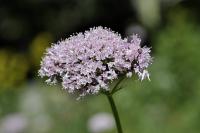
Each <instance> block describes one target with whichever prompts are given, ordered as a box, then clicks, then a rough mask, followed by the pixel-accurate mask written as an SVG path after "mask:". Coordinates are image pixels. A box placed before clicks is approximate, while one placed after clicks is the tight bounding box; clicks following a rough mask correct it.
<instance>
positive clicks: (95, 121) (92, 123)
mask: <svg viewBox="0 0 200 133" xmlns="http://www.w3.org/2000/svg"><path fill="white" fill-rule="evenodd" d="M114 125H115V121H114V119H113V117H112V115H111V114H108V113H98V114H95V115H94V116H92V117H91V118H90V119H89V120H88V130H89V131H90V133H103V132H105V131H109V130H112V129H113V128H114Z"/></svg>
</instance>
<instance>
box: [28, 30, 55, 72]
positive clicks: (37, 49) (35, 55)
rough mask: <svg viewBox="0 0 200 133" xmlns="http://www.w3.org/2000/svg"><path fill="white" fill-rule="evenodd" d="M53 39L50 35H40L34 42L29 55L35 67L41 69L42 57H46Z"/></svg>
mask: <svg viewBox="0 0 200 133" xmlns="http://www.w3.org/2000/svg"><path fill="white" fill-rule="evenodd" d="M52 38H53V37H52V35H51V34H50V33H40V34H38V35H37V36H36V37H35V38H34V39H33V40H32V42H31V44H30V49H29V51H30V52H29V53H30V58H31V61H32V62H31V63H32V64H33V67H36V68H37V69H38V68H39V65H40V60H41V57H42V56H43V55H44V52H45V49H46V48H47V47H49V45H50V43H52V41H53V39H52Z"/></svg>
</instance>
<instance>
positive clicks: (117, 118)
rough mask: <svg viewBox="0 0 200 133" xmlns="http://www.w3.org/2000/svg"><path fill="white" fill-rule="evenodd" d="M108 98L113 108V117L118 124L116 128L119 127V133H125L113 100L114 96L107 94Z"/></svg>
mask: <svg viewBox="0 0 200 133" xmlns="http://www.w3.org/2000/svg"><path fill="white" fill-rule="evenodd" d="M107 98H108V101H109V103H110V106H111V108H112V112H113V115H114V118H115V123H116V126H117V131H118V133H123V132H122V127H121V123H120V119H119V114H118V111H117V108H116V106H115V102H114V99H113V97H112V95H109V94H107Z"/></svg>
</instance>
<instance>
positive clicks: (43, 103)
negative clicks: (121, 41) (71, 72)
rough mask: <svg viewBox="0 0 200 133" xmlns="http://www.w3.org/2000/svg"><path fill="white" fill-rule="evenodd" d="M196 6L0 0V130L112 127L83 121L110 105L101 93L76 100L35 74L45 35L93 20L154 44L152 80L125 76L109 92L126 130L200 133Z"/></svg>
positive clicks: (56, 36) (79, 28) (53, 37)
mask: <svg viewBox="0 0 200 133" xmlns="http://www.w3.org/2000/svg"><path fill="white" fill-rule="evenodd" d="M199 6H200V1H198V0H121V1H120V0H14V1H11V0H1V1H0V133H115V132H116V130H115V128H114V127H113V126H112V124H111V126H110V127H109V129H108V130H106V131H102V132H101V131H92V130H91V129H90V128H91V127H90V126H91V125H90V124H88V123H89V120H90V119H91V117H93V116H95V115H97V114H99V113H103V112H107V113H111V109H110V106H109V104H108V101H107V99H106V97H105V96H103V95H99V96H90V97H87V98H84V99H83V100H80V101H76V100H75V98H73V97H71V96H69V95H68V94H67V93H65V92H64V91H62V90H61V89H60V88H61V87H60V86H54V87H50V86H48V85H46V84H45V83H44V81H43V80H42V79H40V78H39V77H38V76H37V70H38V69H39V65H40V60H41V57H42V55H43V52H44V50H45V49H46V48H47V47H49V46H50V45H51V43H53V42H56V41H58V40H60V39H62V38H66V37H69V35H70V34H72V33H75V32H83V31H84V30H87V29H88V28H89V27H93V26H99V25H101V26H105V27H110V28H111V29H112V30H114V31H117V32H119V33H120V34H122V36H123V37H126V36H128V35H131V34H132V33H137V34H139V36H140V37H141V38H142V45H147V46H149V47H152V55H153V57H154V63H153V64H152V65H151V67H150V68H149V70H150V74H151V82H149V81H144V82H140V81H138V80H137V77H133V78H132V79H127V80H126V81H124V82H123V86H124V89H123V90H121V91H120V92H118V93H117V94H115V96H114V98H115V100H116V104H117V106H118V110H119V114H120V117H121V122H122V126H123V129H124V133H200V126H199V123H200V76H199V75H200V14H199V12H200V8H199ZM109 115H111V114H109ZM96 125H98V121H97V124H96Z"/></svg>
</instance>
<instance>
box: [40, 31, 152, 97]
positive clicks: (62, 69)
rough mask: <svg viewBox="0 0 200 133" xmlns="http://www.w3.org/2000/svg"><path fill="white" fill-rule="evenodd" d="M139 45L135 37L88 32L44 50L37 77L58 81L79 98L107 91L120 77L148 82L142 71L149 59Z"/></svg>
mask: <svg viewBox="0 0 200 133" xmlns="http://www.w3.org/2000/svg"><path fill="white" fill-rule="evenodd" d="M140 42H141V40H140V38H138V36H137V35H133V36H132V39H131V41H128V40H127V39H122V38H121V36H120V35H119V34H117V33H115V32H113V31H111V30H110V29H107V28H102V27H96V28H91V29H90V30H89V31H85V32H84V33H78V34H77V35H74V36H71V37H69V38H67V39H65V40H63V41H59V42H58V43H56V44H54V45H53V46H52V47H51V48H49V49H47V52H46V54H45V56H44V58H43V60H42V62H41V69H40V70H39V75H40V76H41V77H48V79H47V82H48V83H51V84H55V83H56V82H57V80H60V81H61V83H62V86H63V88H64V89H66V90H68V92H69V93H78V94H79V96H85V95H87V94H97V93H98V92H99V91H100V90H101V89H102V90H106V91H107V90H109V86H108V85H109V83H111V82H112V81H113V80H114V79H117V78H118V77H119V76H121V75H126V76H127V77H131V76H132V73H136V74H138V76H139V78H140V79H141V80H143V79H144V78H146V77H147V78H149V73H148V71H147V70H146V69H147V67H148V66H149V64H150V63H151V60H152V58H151V56H150V49H149V48H148V47H141V46H140Z"/></svg>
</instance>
